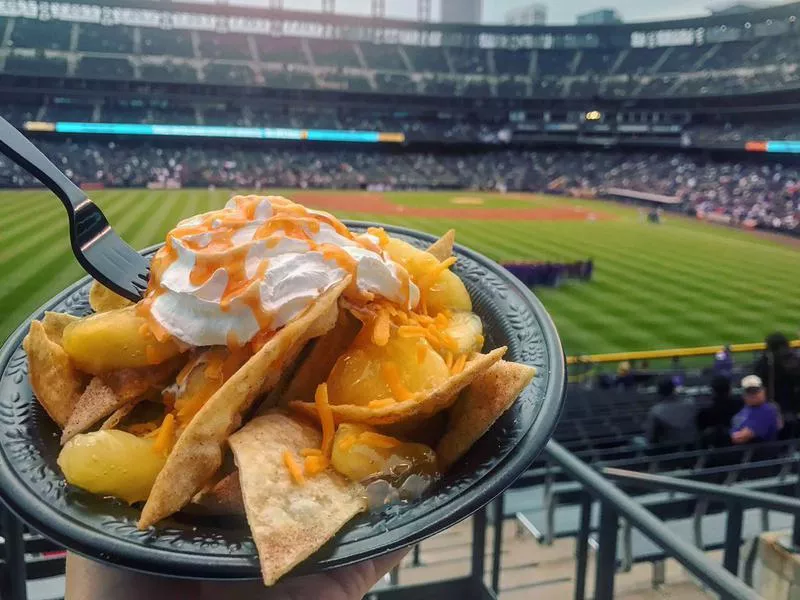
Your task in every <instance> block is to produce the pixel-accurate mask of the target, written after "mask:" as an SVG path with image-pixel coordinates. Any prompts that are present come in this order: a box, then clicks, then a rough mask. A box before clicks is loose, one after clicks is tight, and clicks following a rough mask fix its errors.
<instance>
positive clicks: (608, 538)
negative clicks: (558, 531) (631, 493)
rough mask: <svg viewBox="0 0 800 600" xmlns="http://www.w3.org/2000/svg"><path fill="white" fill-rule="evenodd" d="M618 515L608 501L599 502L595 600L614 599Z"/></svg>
mask: <svg viewBox="0 0 800 600" xmlns="http://www.w3.org/2000/svg"><path fill="white" fill-rule="evenodd" d="M618 526H619V515H618V514H617V509H616V508H614V507H613V506H612V505H611V503H609V502H602V500H601V504H600V534H599V539H598V546H599V548H598V551H597V564H596V567H595V569H596V570H595V579H594V580H595V584H594V598H595V600H614V579H615V577H616V574H617V535H618Z"/></svg>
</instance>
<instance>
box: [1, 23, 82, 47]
mask: <svg viewBox="0 0 800 600" xmlns="http://www.w3.org/2000/svg"><path fill="white" fill-rule="evenodd" d="M71 35H72V23H69V22H65V21H39V20H38V19H14V21H13V22H12V29H11V36H10V38H9V43H10V45H11V46H13V47H15V48H42V49H44V50H69V49H70V36H71Z"/></svg>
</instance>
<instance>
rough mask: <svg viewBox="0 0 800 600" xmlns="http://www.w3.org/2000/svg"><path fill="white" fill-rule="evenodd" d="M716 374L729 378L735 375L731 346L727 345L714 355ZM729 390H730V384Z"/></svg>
mask: <svg viewBox="0 0 800 600" xmlns="http://www.w3.org/2000/svg"><path fill="white" fill-rule="evenodd" d="M714 374H715V375H721V376H723V377H727V378H728V379H729V380H730V378H731V376H732V375H733V353H732V352H731V347H730V346H728V345H726V346H725V347H723V348H722V350H720V351H719V352H717V353H716V354H715V355H714ZM728 387H729V390H730V386H728Z"/></svg>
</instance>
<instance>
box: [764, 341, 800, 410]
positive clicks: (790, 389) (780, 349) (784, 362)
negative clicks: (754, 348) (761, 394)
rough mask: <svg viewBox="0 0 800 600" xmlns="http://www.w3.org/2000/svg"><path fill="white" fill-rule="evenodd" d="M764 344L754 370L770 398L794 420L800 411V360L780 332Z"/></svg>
mask: <svg viewBox="0 0 800 600" xmlns="http://www.w3.org/2000/svg"><path fill="white" fill-rule="evenodd" d="M765 343H766V346H767V348H766V350H765V351H764V354H762V355H761V357H760V358H759V359H758V361H757V362H756V365H755V368H754V369H753V370H754V372H755V374H756V375H758V376H759V377H760V378H761V380H762V381H763V382H764V387H765V389H766V393H767V399H768V400H769V401H770V402H776V403H777V404H778V406H779V407H780V409H781V412H783V415H784V418H786V419H787V420H790V421H794V420H796V419H797V413H798V411H800V359H799V358H798V357H797V355H795V353H794V352H793V351H792V349H791V347H790V346H789V340H787V339H786V336H785V335H783V334H782V333H780V332H775V333H771V334H770V335H768V336H767V339H766V340H765Z"/></svg>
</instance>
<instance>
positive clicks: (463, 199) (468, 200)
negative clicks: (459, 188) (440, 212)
mask: <svg viewBox="0 0 800 600" xmlns="http://www.w3.org/2000/svg"><path fill="white" fill-rule="evenodd" d="M450 204H459V205H461V206H464V205H466V206H481V205H482V204H483V198H476V197H475V196H456V197H455V198H450Z"/></svg>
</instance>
